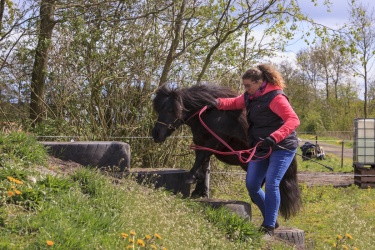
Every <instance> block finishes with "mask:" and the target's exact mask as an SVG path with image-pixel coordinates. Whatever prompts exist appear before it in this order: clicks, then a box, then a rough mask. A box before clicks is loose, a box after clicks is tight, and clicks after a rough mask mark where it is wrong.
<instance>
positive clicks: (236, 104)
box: [217, 84, 300, 143]
mask: <svg viewBox="0 0 375 250" xmlns="http://www.w3.org/2000/svg"><path fill="white" fill-rule="evenodd" d="M278 89H281V88H280V87H278V86H275V85H272V84H267V85H266V88H265V89H264V91H263V92H262V93H261V95H264V94H267V93H268V92H270V91H273V90H278ZM244 94H245V93H243V94H241V95H239V96H237V97H234V98H218V99H217V100H218V106H217V108H218V109H222V110H233V109H244V108H246V105H245V97H244ZM269 108H270V109H271V110H272V112H274V113H275V114H276V115H278V116H279V117H280V118H281V119H282V120H283V121H284V124H283V125H282V126H281V127H280V128H279V129H278V130H276V131H274V132H273V133H272V134H270V136H271V137H272V138H274V139H275V141H276V143H278V142H280V141H282V140H284V139H285V138H286V137H287V136H288V135H290V134H291V133H292V132H293V131H294V130H296V129H297V127H298V126H299V125H300V120H299V118H298V116H297V114H296V113H295V112H294V110H293V108H292V106H291V105H290V103H289V101H288V99H287V98H286V97H285V96H284V95H277V96H276V97H275V98H273V100H272V101H271V102H270V104H269Z"/></svg>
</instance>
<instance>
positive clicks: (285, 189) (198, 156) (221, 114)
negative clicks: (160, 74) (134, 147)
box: [152, 84, 301, 218]
mask: <svg viewBox="0 0 375 250" xmlns="http://www.w3.org/2000/svg"><path fill="white" fill-rule="evenodd" d="M235 96H237V94H236V93H234V92H233V91H232V90H231V89H230V88H228V87H223V86H219V85H213V84H212V85H211V84H210V85H195V86H192V87H189V88H182V89H173V88H170V87H168V86H167V85H166V84H164V85H163V86H161V87H159V88H158V89H157V90H156V96H155V98H154V100H153V106H154V110H155V111H156V112H157V113H158V119H157V121H156V123H155V126H154V128H153V130H152V137H153V139H154V141H155V142H157V143H161V142H164V141H165V140H166V138H167V137H168V136H170V135H171V134H172V133H173V132H174V131H175V130H176V129H178V128H179V127H180V126H181V125H183V124H186V125H188V126H189V127H190V128H191V132H192V134H193V142H194V144H195V145H199V146H203V147H207V148H210V149H214V150H217V151H220V152H229V151H230V150H229V149H228V148H227V147H226V146H225V145H223V143H221V142H220V141H219V140H218V139H217V138H215V137H214V136H213V135H212V134H211V133H210V132H209V131H208V130H207V129H206V128H205V127H204V126H203V125H202V123H201V122H200V120H199V116H198V114H197V112H199V110H201V109H202V108H203V107H205V106H206V105H209V104H215V103H216V98H218V97H235ZM201 119H202V120H203V121H204V123H205V124H206V125H207V126H208V127H209V128H210V129H211V130H212V131H213V132H214V133H215V134H217V135H218V136H219V137H220V138H221V139H223V140H224V141H225V142H226V143H227V144H228V145H229V146H230V147H231V148H232V149H233V150H235V151H237V150H245V149H249V144H248V142H247V128H248V125H247V121H246V116H245V113H244V111H243V110H226V111H223V110H218V109H216V108H214V109H209V110H207V111H205V112H203V113H202V115H201ZM213 154H214V155H215V157H216V158H217V159H218V160H220V161H222V162H225V163H227V164H229V165H239V166H241V167H242V169H243V170H245V171H246V170H247V164H246V163H242V162H241V161H240V160H239V158H238V156H237V155H223V154H216V153H213V152H211V151H207V150H195V162H194V165H193V167H192V169H191V170H190V172H189V176H188V178H187V179H186V182H187V183H197V184H196V187H195V190H194V191H193V193H192V196H194V197H204V196H207V186H206V185H205V178H206V171H207V169H208V167H209V161H210V157H211V156H212V155H213ZM280 195H281V204H280V213H281V215H283V216H284V217H285V218H289V217H290V216H291V215H294V214H296V213H297V212H298V211H299V209H300V205H301V196H300V190H299V188H298V183H297V161H296V158H295V157H294V159H293V161H292V163H291V165H290V166H289V168H288V171H287V172H286V174H285V175H284V178H283V179H282V180H281V183H280Z"/></svg>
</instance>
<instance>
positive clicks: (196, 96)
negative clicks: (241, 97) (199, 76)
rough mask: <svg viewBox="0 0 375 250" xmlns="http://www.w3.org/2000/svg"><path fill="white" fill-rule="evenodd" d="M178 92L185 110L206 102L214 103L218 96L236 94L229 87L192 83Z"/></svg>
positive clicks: (206, 103) (195, 107) (203, 104)
mask: <svg viewBox="0 0 375 250" xmlns="http://www.w3.org/2000/svg"><path fill="white" fill-rule="evenodd" d="M180 93H181V98H182V101H183V104H184V109H187V110H197V109H200V108H202V107H203V106H205V105H208V104H216V99H217V98H219V97H235V96H237V95H238V94H237V93H235V92H234V91H233V90H232V89H231V88H229V87H225V86H220V85H215V84H204V85H194V86H192V87H188V88H183V89H181V90H180Z"/></svg>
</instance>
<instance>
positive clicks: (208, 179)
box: [204, 163, 211, 198]
mask: <svg viewBox="0 0 375 250" xmlns="http://www.w3.org/2000/svg"><path fill="white" fill-rule="evenodd" d="M210 171H211V166H210V163H208V167H207V170H206V179H205V180H204V184H205V185H206V187H207V198H210Z"/></svg>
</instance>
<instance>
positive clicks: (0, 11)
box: [0, 0, 5, 34]
mask: <svg viewBox="0 0 375 250" xmlns="http://www.w3.org/2000/svg"><path fill="white" fill-rule="evenodd" d="M4 10H5V0H0V34H1V31H2V30H3V16H4Z"/></svg>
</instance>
